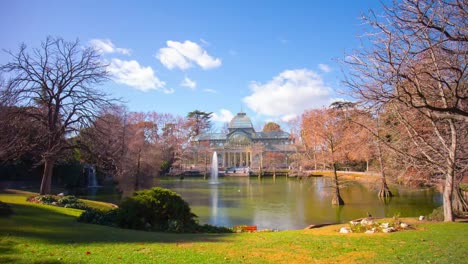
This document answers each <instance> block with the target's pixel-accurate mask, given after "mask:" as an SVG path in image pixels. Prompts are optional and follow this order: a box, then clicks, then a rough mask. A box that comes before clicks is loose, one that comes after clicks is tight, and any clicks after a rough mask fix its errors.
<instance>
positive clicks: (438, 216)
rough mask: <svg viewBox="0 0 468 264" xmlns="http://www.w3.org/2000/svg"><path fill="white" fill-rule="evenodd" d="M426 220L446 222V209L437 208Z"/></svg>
mask: <svg viewBox="0 0 468 264" xmlns="http://www.w3.org/2000/svg"><path fill="white" fill-rule="evenodd" d="M426 218H427V220H429V221H444V207H443V206H441V207H437V208H436V209H434V210H433V211H432V213H430V214H429V215H427V217H426Z"/></svg>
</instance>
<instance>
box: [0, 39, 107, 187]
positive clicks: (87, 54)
mask: <svg viewBox="0 0 468 264" xmlns="http://www.w3.org/2000/svg"><path fill="white" fill-rule="evenodd" d="M8 54H9V55H10V57H11V61H10V62H9V63H7V64H4V65H1V66H0V72H2V73H5V75H6V76H8V77H10V79H9V80H8V82H7V84H6V85H5V87H2V91H1V93H2V94H3V95H5V94H7V95H9V96H11V97H12V98H14V102H15V105H16V106H19V107H33V108H36V109H37V111H29V112H26V114H27V115H28V116H29V117H30V118H32V119H34V122H35V123H36V124H38V125H40V126H42V127H43V130H44V134H43V135H42V136H43V138H44V139H45V141H46V147H45V150H44V151H43V152H42V153H41V157H42V162H43V163H44V172H43V176H42V182H41V187H40V193H41V194H47V193H50V192H51V179H52V172H53V168H54V164H55V162H56V161H57V159H58V158H59V156H60V155H61V154H62V153H63V151H64V150H65V149H67V148H70V147H72V146H70V144H69V143H70V142H71V141H67V140H66V138H67V137H69V136H71V135H73V134H74V133H77V132H79V131H80V130H81V129H82V128H84V127H87V126H89V124H90V122H91V121H92V120H93V119H94V118H95V116H96V114H97V113H98V111H99V109H101V108H102V107H103V106H105V105H108V104H109V100H108V99H107V97H106V95H105V94H103V93H102V92H100V91H99V90H97V89H96V86H97V85H99V84H101V83H102V82H104V81H106V80H107V77H108V73H107V71H106V65H104V64H103V63H102V60H101V58H100V55H99V53H98V52H97V51H95V50H94V49H92V48H89V47H88V48H84V47H83V46H81V45H80V43H79V41H73V42H67V41H65V40H63V39H61V38H53V37H48V38H47V39H46V40H45V41H44V42H43V43H42V45H41V47H40V48H37V49H33V50H29V49H28V48H27V47H26V45H25V44H22V45H21V46H20V47H19V51H18V52H17V53H13V52H8Z"/></svg>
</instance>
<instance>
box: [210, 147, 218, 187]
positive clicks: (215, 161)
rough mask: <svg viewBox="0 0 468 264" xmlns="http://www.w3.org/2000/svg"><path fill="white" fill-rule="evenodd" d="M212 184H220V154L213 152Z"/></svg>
mask: <svg viewBox="0 0 468 264" xmlns="http://www.w3.org/2000/svg"><path fill="white" fill-rule="evenodd" d="M210 184H218V154H217V153H216V151H215V152H213V159H212V160H211V179H210Z"/></svg>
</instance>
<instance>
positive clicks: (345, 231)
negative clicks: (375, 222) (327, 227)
mask: <svg viewBox="0 0 468 264" xmlns="http://www.w3.org/2000/svg"><path fill="white" fill-rule="evenodd" d="M351 232H352V231H351V230H349V229H348V228H347V227H342V228H340V233H342V234H348V233H351Z"/></svg>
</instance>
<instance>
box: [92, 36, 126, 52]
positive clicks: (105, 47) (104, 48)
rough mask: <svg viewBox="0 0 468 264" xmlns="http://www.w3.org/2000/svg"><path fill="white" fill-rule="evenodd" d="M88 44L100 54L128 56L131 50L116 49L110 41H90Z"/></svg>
mask: <svg viewBox="0 0 468 264" xmlns="http://www.w3.org/2000/svg"><path fill="white" fill-rule="evenodd" d="M89 44H91V46H93V47H94V48H95V49H97V50H99V51H100V52H102V53H120V54H123V55H130V53H131V50H130V49H125V48H117V47H116V46H115V45H114V43H112V41H111V40H110V39H92V40H90V41H89Z"/></svg>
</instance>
